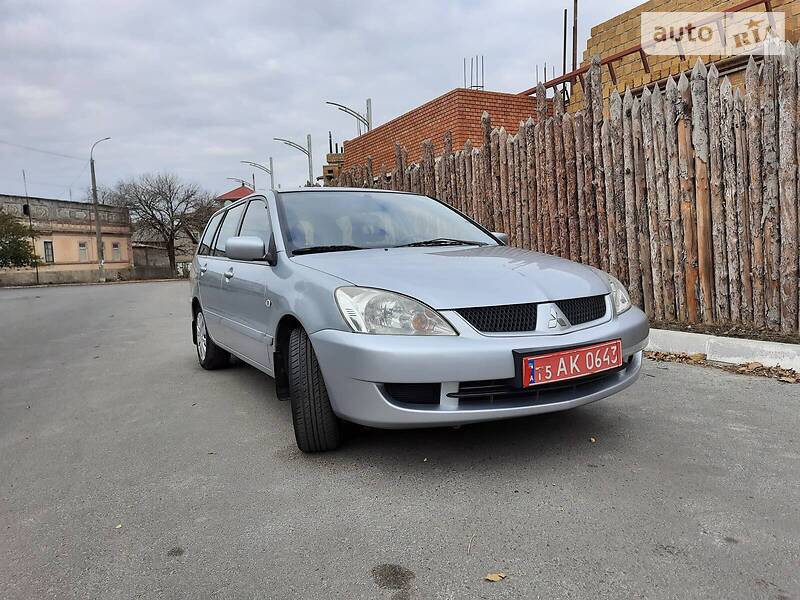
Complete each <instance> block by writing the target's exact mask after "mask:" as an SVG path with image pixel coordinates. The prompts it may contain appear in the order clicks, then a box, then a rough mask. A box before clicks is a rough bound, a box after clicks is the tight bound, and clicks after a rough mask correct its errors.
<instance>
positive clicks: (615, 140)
mask: <svg viewBox="0 0 800 600" xmlns="http://www.w3.org/2000/svg"><path fill="white" fill-rule="evenodd" d="M609 121H610V123H609V130H608V136H609V138H610V141H611V159H612V161H613V168H614V211H615V213H616V219H615V220H616V236H617V263H618V265H619V267H618V273H619V278H620V280H621V281H622V283H623V284H625V285H630V271H629V269H628V241H627V240H628V235H627V232H626V229H625V227H626V217H625V158H624V156H623V149H622V143H623V142H622V138H623V135H624V131H623V129H624V127H623V125H622V97H621V96H620V95H619V92H618V91H617V90H614V91H613V92H611V98H610V100H609Z"/></svg>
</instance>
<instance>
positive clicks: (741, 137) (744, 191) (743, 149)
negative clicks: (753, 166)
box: [733, 88, 753, 325]
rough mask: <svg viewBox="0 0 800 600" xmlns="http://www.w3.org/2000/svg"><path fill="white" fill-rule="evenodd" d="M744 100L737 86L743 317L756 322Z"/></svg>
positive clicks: (735, 121)
mask: <svg viewBox="0 0 800 600" xmlns="http://www.w3.org/2000/svg"><path fill="white" fill-rule="evenodd" d="M745 127H746V123H745V116H744V100H743V99H742V93H741V91H740V90H739V89H738V88H737V90H736V91H735V92H734V94H733V129H734V138H735V140H736V190H737V195H738V198H737V202H736V217H737V226H738V229H739V230H738V235H739V264H740V265H741V267H742V310H741V313H742V321H743V322H744V323H746V324H748V325H752V324H753V284H752V274H753V273H752V271H753V267H752V264H751V261H750V249H751V248H752V243H751V239H750V191H749V181H748V179H749V178H748V176H747V170H748V164H749V163H748V157H747V137H746V129H745Z"/></svg>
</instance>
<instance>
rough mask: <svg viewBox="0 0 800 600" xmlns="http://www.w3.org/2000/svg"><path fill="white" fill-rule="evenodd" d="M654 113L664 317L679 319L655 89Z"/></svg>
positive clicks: (659, 98) (658, 93) (658, 97)
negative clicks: (676, 309) (677, 316)
mask: <svg viewBox="0 0 800 600" xmlns="http://www.w3.org/2000/svg"><path fill="white" fill-rule="evenodd" d="M650 102H651V104H652V113H653V143H654V147H653V155H654V161H653V163H654V167H655V176H656V197H657V202H656V204H657V207H656V210H657V213H658V236H659V239H660V240H661V252H660V254H661V276H662V277H661V284H662V286H663V293H664V318H665V319H668V320H670V321H671V320H674V319H675V264H674V259H675V256H674V254H673V251H672V230H671V229H670V226H669V192H668V191H667V177H668V175H669V174H668V170H669V167H668V166H667V148H666V146H667V142H666V134H665V131H664V130H665V123H664V97H663V96H662V94H661V90H660V89H659V88H658V86H654V88H653V95H652V97H651V98H650Z"/></svg>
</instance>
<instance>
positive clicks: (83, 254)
mask: <svg viewBox="0 0 800 600" xmlns="http://www.w3.org/2000/svg"><path fill="white" fill-rule="evenodd" d="M78 260H79V261H81V262H89V248H88V247H87V246H86V242H78Z"/></svg>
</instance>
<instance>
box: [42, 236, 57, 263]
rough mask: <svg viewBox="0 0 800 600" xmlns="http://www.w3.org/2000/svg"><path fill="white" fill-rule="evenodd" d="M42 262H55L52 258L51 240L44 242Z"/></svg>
mask: <svg viewBox="0 0 800 600" xmlns="http://www.w3.org/2000/svg"><path fill="white" fill-rule="evenodd" d="M44 262H46V263H53V262H55V259H54V258H53V242H51V241H45V242H44Z"/></svg>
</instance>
